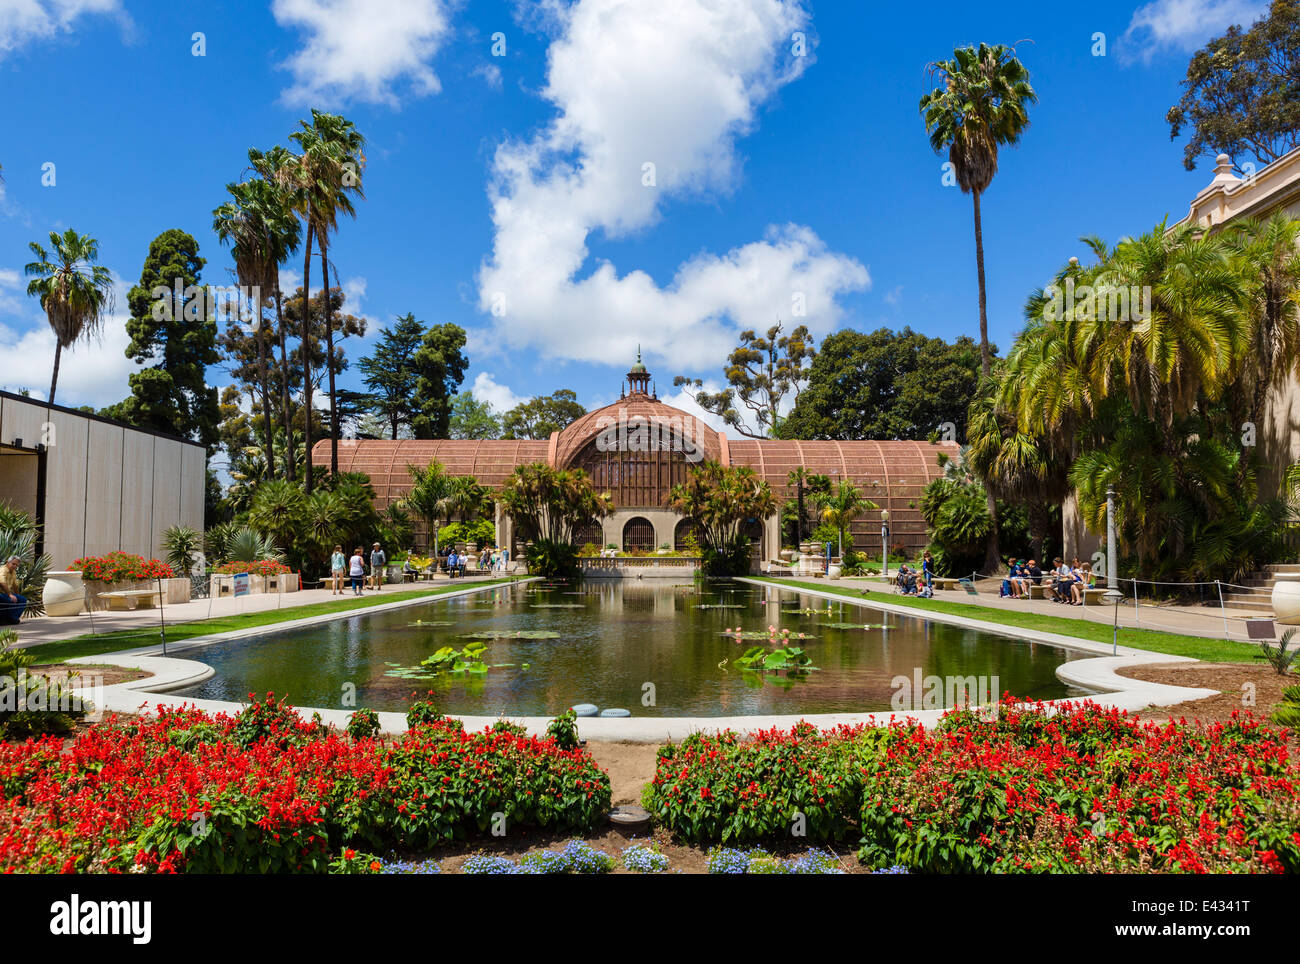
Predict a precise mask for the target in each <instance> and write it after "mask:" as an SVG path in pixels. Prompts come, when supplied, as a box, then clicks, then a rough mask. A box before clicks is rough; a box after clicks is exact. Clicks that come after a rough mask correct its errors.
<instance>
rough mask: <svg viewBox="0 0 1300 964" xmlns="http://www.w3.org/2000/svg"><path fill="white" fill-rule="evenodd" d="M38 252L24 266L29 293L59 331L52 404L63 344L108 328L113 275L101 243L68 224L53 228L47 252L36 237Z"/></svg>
mask: <svg viewBox="0 0 1300 964" xmlns="http://www.w3.org/2000/svg"><path fill="white" fill-rule="evenodd" d="M27 247H28V248H29V249H30V250H31V252H32V254H33V255H34V256H35V257H36V260H35V261H32V262H30V263H29V264H28V265H27V266H26V267H25V268H24V269H23V270H24V272H25V273H26V275H27V276H28V277H29V278H31V279H32V280H31V281H29V282H28V283H27V294H28V295H30V296H31V297H34V298H39V299H40V304H41V309H42V310H43V311H44V312H45V317H46V319H47V320H48V321H49V323H50V329H51V330H52V331H53V332H54V374H53V375H52V377H51V378H50V396H49V403H50V404H51V405H53V404H54V392H55V390H56V389H57V388H58V386H59V362H60V359H61V358H62V355H63V349H65V348H71V347H72V346H73V345H75V344H76V343H77V342H79V341H82V340H86V339H89V338H92V337H94V336H96V335H98V334H99V332H100V331H101V330H102V329H103V326H104V320H105V319H106V318H107V317H108V315H109V314H111V313H112V310H113V277H112V275H111V274H110V273H109V270H108V269H107V268H105V267H104V266H103V265H101V264H98V263H97V262H98V261H99V242H98V241H96V240H95V239H94V238H92V237H90V236H89V235H86V234H78V233H77V232H76V231H74V230H73V229H72V228H68V229H67V230H66V231H64V232H63V233H62V234H59V233H57V232H55V231H51V232H50V248H51V251H46V250H45V248H43V247H41V245H40V244H38V243H37V242H35V241H33V242H31V243H30V244H29V245H28V246H27Z"/></svg>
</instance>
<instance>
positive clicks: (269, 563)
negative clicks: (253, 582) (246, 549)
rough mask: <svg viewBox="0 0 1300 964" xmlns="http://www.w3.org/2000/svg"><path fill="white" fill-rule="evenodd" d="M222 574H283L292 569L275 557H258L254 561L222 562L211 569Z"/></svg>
mask: <svg viewBox="0 0 1300 964" xmlns="http://www.w3.org/2000/svg"><path fill="white" fill-rule="evenodd" d="M212 571H213V572H217V573H220V574H222V575H223V576H230V575H235V574H237V573H241V572H246V573H249V574H250V575H254V576H283V575H285V574H286V573H289V572H292V570H291V569H290V568H289V567H288V566H286V565H285V564H284V563H283V562H280V561H278V560H276V559H259V560H257V561H256V562H223V563H222V564H221V565H219V566H217V568H216V569H214V570H212Z"/></svg>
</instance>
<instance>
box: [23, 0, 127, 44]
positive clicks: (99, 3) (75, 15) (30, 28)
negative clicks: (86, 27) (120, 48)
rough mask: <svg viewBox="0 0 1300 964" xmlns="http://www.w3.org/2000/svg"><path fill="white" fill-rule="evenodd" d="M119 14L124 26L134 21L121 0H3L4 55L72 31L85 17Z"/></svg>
mask: <svg viewBox="0 0 1300 964" xmlns="http://www.w3.org/2000/svg"><path fill="white" fill-rule="evenodd" d="M88 15H108V16H113V17H115V18H116V19H117V20H118V21H119V22H120V23H121V24H122V25H123V29H129V26H130V20H129V19H128V18H127V16H126V13H125V12H124V11H123V9H122V5H121V2H120V0H0V57H3V56H4V55H5V54H7V53H9V52H11V51H13V50H17V49H18V48H19V47H22V46H24V45H25V44H27V43H29V42H31V41H36V40H49V39H50V38H52V37H54V36H55V35H57V34H60V33H71V32H72V25H73V22H74V21H75V20H77V19H79V18H81V17H83V16H88Z"/></svg>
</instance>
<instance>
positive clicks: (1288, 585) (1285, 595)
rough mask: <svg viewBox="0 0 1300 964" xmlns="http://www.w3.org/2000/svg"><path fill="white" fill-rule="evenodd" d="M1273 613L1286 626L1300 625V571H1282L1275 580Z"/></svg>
mask: <svg viewBox="0 0 1300 964" xmlns="http://www.w3.org/2000/svg"><path fill="white" fill-rule="evenodd" d="M1273 615H1274V616H1276V617H1277V621H1278V622H1279V623H1282V624H1283V625H1286V626H1300V572H1281V573H1278V574H1277V575H1276V576H1275V577H1274V581H1273Z"/></svg>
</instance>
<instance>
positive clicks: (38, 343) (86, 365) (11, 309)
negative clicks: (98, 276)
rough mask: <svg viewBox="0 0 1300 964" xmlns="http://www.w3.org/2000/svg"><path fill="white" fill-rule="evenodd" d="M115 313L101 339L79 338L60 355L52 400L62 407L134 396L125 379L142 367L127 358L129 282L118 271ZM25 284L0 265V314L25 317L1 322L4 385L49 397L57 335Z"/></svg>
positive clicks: (102, 402) (14, 272) (117, 400)
mask: <svg viewBox="0 0 1300 964" xmlns="http://www.w3.org/2000/svg"><path fill="white" fill-rule="evenodd" d="M113 281H114V285H115V298H114V305H115V310H114V313H113V314H112V315H111V316H110V317H108V318H107V319H105V321H104V331H103V335H102V337H101V338H100V339H98V340H95V339H92V340H91V341H89V342H80V343H78V344H76V345H74V346H73V347H72V348H70V349H64V351H63V355H62V357H61V358H60V359H59V384H58V387H57V388H56V389H55V396H54V400H55V402H57V403H58V404H60V405H69V406H73V407H75V406H78V405H93V406H95V407H96V408H103V407H104V406H105V405H111V404H113V403H114V402H120V401H121V400H122V399H124V398H126V396H127V395H128V394H130V391H131V387H130V385H129V383H128V381H127V379H128V377H129V376H130V375H131V373H132V372H136V371H139V370H140V367H141V366H140V365H139V364H137V363H136V362H133V361H129V360H128V359H127V357H126V354H125V352H126V347H127V345H129V344H130V343H131V339H130V338H129V337H128V336H127V334H126V319H127V317H128V315H127V312H126V310H125V309H126V293H127V291H128V290H130V287H131V286H130V285H129V284H127V283H126V282H124V281H123V280H122V279H121V278H119V277H118V276H117V275H116V274H115V275H114V276H113ZM25 292H26V285H25V284H24V283H23V282H22V281H21V279H20V277H19V273H18V272H17V271H15V270H12V269H0V312H3V313H5V314H10V315H15V316H17V317H19V318H20V319H22V323H21V327H9V326H6V325H0V357H3V358H4V359H5V360H6V365H5V376H4V377H5V381H4V383H3V384H2V385H0V388H4V389H5V390H6V391H11V392H19V391H23V390H27V391H29V392H31V394H32V397H34V398H41V399H44V398H47V397H49V393H50V376H51V375H52V374H53V373H54V333H53V332H52V331H51V330H50V326H49V324H48V323H47V322H46V321H45V316H44V315H43V314H42V313H41V312H40V310H39V308H38V307H37V302H36V299H35V298H32V299H27V297H26V294H25Z"/></svg>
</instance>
